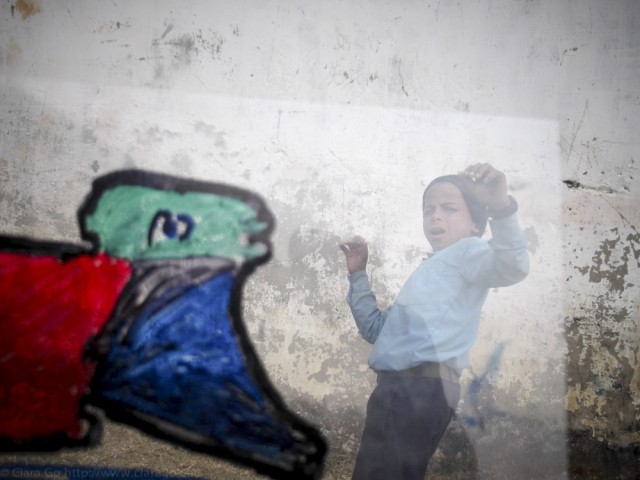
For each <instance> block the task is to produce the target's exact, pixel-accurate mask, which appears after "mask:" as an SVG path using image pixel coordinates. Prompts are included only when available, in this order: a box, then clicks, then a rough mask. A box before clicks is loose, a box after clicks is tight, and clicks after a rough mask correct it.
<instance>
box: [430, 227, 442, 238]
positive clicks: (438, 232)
mask: <svg viewBox="0 0 640 480" xmlns="http://www.w3.org/2000/svg"><path fill="white" fill-rule="evenodd" d="M429 233H430V234H431V235H433V236H434V237H436V236H438V235H442V234H444V233H445V230H444V228H441V227H435V228H432V229H431V230H429Z"/></svg>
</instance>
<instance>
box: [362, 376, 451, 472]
mask: <svg viewBox="0 0 640 480" xmlns="http://www.w3.org/2000/svg"><path fill="white" fill-rule="evenodd" d="M459 399H460V385H459V384H458V383H454V382H449V381H444V380H441V379H439V378H431V377H416V376H380V375H379V376H378V385H377V386H376V388H375V389H374V390H373V393H372V394H371V397H369V402H368V404H367V418H366V421H365V427H364V432H363V434H362V441H361V443H360V450H359V451H358V456H357V458H356V466H355V469H354V472H353V480H378V479H379V480H424V477H425V474H426V472H427V465H428V463H429V460H430V459H431V456H432V455H433V454H434V452H435V451H436V448H437V447H438V443H439V442H440V439H441V438H442V436H443V435H444V432H445V430H446V429H447V426H448V425H449V422H450V421H451V419H452V418H453V413H454V411H455V408H456V406H457V404H458V401H459Z"/></svg>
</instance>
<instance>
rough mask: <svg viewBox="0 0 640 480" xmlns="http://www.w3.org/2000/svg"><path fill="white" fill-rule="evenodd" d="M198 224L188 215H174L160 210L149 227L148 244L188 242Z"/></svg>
mask: <svg viewBox="0 0 640 480" xmlns="http://www.w3.org/2000/svg"><path fill="white" fill-rule="evenodd" d="M195 226H196V222H195V220H194V219H193V217H192V216H191V215H189V214H186V213H179V214H177V215H176V214H174V213H172V212H170V211H169V210H159V211H158V213H156V214H155V215H154V217H153V220H152V221H151V225H150V226H149V235H148V239H147V241H148V244H149V246H151V245H153V244H154V243H157V242H159V241H162V240H173V239H176V238H177V239H178V240H180V241H183V240H186V239H187V238H189V237H190V236H191V234H192V233H193V229H194V228H195Z"/></svg>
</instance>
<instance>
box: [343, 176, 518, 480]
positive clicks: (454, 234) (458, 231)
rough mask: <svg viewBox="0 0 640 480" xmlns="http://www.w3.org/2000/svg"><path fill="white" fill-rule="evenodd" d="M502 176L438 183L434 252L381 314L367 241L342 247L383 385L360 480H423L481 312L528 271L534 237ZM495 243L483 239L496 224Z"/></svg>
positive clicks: (428, 223)
mask: <svg viewBox="0 0 640 480" xmlns="http://www.w3.org/2000/svg"><path fill="white" fill-rule="evenodd" d="M517 208H518V206H517V203H516V201H515V199H513V197H511V196H509V195H507V181H506V176H505V174H504V173H503V172H501V171H499V170H496V169H495V168H494V167H492V166H491V165H489V164H475V165H472V166H470V167H468V168H467V169H466V170H465V171H464V172H462V173H460V174H458V175H447V176H444V177H438V178H436V179H435V180H433V181H432V182H431V183H430V184H429V185H428V186H427V188H426V189H425V192H424V195H423V202H422V209H423V230H424V235H425V237H426V239H427V241H428V242H429V244H430V245H431V248H432V249H433V252H432V253H430V254H429V255H428V257H427V258H426V259H425V260H423V261H422V263H421V264H420V265H419V266H418V268H417V269H416V271H415V272H414V273H413V274H412V275H411V276H410V277H409V279H408V280H407V282H406V283H405V285H404V286H403V287H402V289H401V290H400V292H399V294H398V297H397V298H396V300H395V302H394V304H393V305H392V306H391V307H390V308H388V309H386V310H380V309H379V308H378V306H377V304H376V298H375V296H374V294H373V292H372V291H371V287H370V286H369V280H368V278H367V274H366V265H367V258H368V249H367V244H366V242H365V241H364V239H363V238H362V237H359V236H356V237H354V238H353V239H352V240H350V241H348V242H344V243H342V244H341V245H340V248H341V249H342V251H343V252H344V254H345V258H346V263H347V269H348V271H349V284H350V286H349V293H348V295H347V302H348V303H349V306H350V308H351V312H352V314H353V317H354V319H355V321H356V324H357V326H358V329H359V331H360V333H361V335H362V336H363V337H364V339H365V340H367V341H368V342H369V343H372V344H373V349H372V351H371V354H370V356H369V366H370V367H371V368H372V369H373V370H374V371H375V372H376V373H377V378H378V381H377V385H376V388H375V389H374V391H373V393H372V394H371V397H370V398H369V402H368V404H367V418H366V422H365V427H364V432H363V435H362V442H361V444H360V450H359V452H358V456H357V459H356V465H355V470H354V473H353V479H355V480H361V479H362V480H375V479H381V480H389V479H398V480H412V479H415V480H423V479H424V476H425V474H426V470H427V464H428V462H429V459H430V458H431V456H432V455H433V453H434V452H435V450H436V448H437V446H438V443H439V441H440V439H441V438H442V435H443V434H444V432H445V430H446V428H447V425H448V424H449V422H450V421H451V418H452V417H453V413H454V411H455V408H456V406H457V404H458V401H459V398H460V386H459V383H458V378H459V375H460V372H461V371H462V369H463V368H464V367H466V366H467V363H468V352H469V349H470V348H471V346H472V344H473V342H474V341H475V338H476V334H477V331H478V325H479V321H480V310H481V308H482V305H483V303H484V301H485V299H486V297H487V293H488V290H489V289H490V288H495V287H501V286H507V285H512V284H514V283H517V282H519V281H520V280H522V279H523V278H524V277H525V276H526V275H527V273H528V268H529V257H528V254H527V239H526V237H525V236H524V234H523V232H522V230H521V229H520V227H519V225H518V221H517V219H516V216H515V213H516V211H517ZM488 218H491V222H490V226H491V232H492V236H493V238H492V239H491V240H489V241H486V240H482V239H481V238H480V237H481V236H482V234H483V232H484V229H485V227H486V224H487V219H488Z"/></svg>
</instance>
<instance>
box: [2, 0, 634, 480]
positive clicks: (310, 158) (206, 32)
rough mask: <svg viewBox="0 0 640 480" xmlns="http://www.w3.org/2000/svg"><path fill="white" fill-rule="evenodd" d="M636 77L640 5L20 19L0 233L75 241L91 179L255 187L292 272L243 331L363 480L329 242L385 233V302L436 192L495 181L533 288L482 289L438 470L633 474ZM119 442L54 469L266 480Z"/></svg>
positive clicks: (258, 284)
mask: <svg viewBox="0 0 640 480" xmlns="http://www.w3.org/2000/svg"><path fill="white" fill-rule="evenodd" d="M639 73H640V4H639V3H638V2H636V1H632V0H629V1H621V0H614V1H610V2H600V1H597V0H590V1H586V0H583V1H577V0H576V1H572V0H560V1H536V0H522V1H516V0H510V1H505V0H502V1H492V0H478V1H469V2H439V1H433V2H423V1H402V2H383V1H368V2H353V1H351V2H349V1H339V0H328V1H324V2H313V1H303V2H293V1H290V2H289V1H249V0H245V1H238V2H221V1H217V2H211V1H206V2H205V1H190V2H169V1H157V2H122V3H121V2H117V1H112V2H104V1H76V2H73V1H58V2H43V1H36V0H16V1H6V2H3V3H2V4H1V5H0V127H1V129H0V135H1V137H0V166H1V169H0V212H2V213H1V215H2V217H1V218H2V223H3V224H2V232H4V233H12V234H20V235H29V236H33V237H35V238H46V239H56V240H66V241H78V239H79V234H78V228H77V225H76V219H75V210H76V208H77V206H78V204H79V203H80V201H81V199H82V198H83V196H84V195H85V194H86V192H87V191H88V188H89V184H90V181H91V179H92V178H94V177H95V176H96V175H99V174H102V173H105V172H108V171H111V170H114V169H118V168H125V167H139V168H147V169H151V170H156V171H163V172H168V173H172V174H177V175H184V176H189V177H194V178H200V179H206V180H211V181H223V182H228V183H232V184H236V185H240V186H243V187H245V188H249V189H252V190H254V191H256V192H258V193H260V194H261V195H262V196H263V197H264V198H265V200H266V201H267V203H268V204H269V206H270V207H271V209H272V210H273V212H274V214H275V216H276V220H277V228H276V232H275V234H274V248H275V255H274V258H273V260H272V261H271V262H270V263H269V264H268V265H267V266H265V267H263V268H261V269H260V270H259V271H258V272H257V273H256V274H255V275H254V277H252V279H251V281H250V282H249V284H248V285H247V289H246V292H245V295H246V300H245V309H246V310H245V321H246V323H247V327H248V329H249V331H250V333H251V335H252V338H253V341H254V343H255V345H256V348H257V350H258V352H259V353H260V355H261V358H262V359H263V362H264V364H265V366H266V367H267V369H268V371H269V372H270V374H271V376H272V379H273V381H274V383H275V384H276V385H277V387H278V388H279V389H280V390H281V392H282V393H283V395H284V397H285V399H286V401H287V403H289V404H290V405H291V406H292V407H293V408H294V409H295V410H296V411H298V412H300V413H301V414H302V415H303V416H305V417H306V418H308V419H310V420H311V421H313V422H315V423H316V424H318V425H319V426H320V428H321V429H322V430H323V432H324V433H325V434H326V435H327V437H328V438H329V440H330V441H331V446H332V450H331V455H330V459H329V463H328V468H327V473H326V475H325V477H326V478H348V475H349V473H348V472H349V470H350V468H351V465H352V463H353V456H354V453H355V451H356V449H357V445H358V441H359V435H360V430H361V428H362V421H363V418H364V409H365V405H366V399H367V396H368V394H369V393H370V391H371V389H372V387H373V384H374V381H375V380H374V377H373V375H372V374H371V373H370V372H369V371H368V369H367V366H366V357H367V353H368V350H369V347H368V345H367V344H365V342H364V341H363V340H362V339H361V338H360V337H359V335H358V333H357V331H356V329H355V326H354V324H353V322H352V320H351V317H350V314H349V311H348V309H347V307H346V305H345V303H344V295H345V293H346V287H347V281H346V276H345V270H344V266H343V260H342V258H341V255H340V253H339V251H338V249H337V242H338V240H339V239H340V238H342V237H345V236H347V235H350V234H352V233H360V234H362V235H363V236H365V237H366V238H367V239H368V240H369V242H370V244H371V259H370V269H369V270H370V274H371V276H372V281H373V284H374V288H375V289H376V293H377V294H378V298H379V301H380V303H381V304H388V303H389V302H391V301H392V300H393V298H394V295H395V293H396V292H397V290H398V288H399V287H400V286H401V285H402V283H403V281H404V279H405V278H406V276H407V275H408V273H409V272H410V271H411V270H412V268H413V267H414V266H415V264H416V262H418V261H419V259H420V258H421V256H422V255H423V254H424V252H425V251H426V249H427V245H426V242H425V241H424V239H423V238H422V233H421V220H420V195H421V191H422V189H423V188H424V186H425V185H426V183H428V181H429V180H430V179H431V178H433V177H434V176H437V175H440V174H443V173H450V172H456V171H458V170H460V169H461V168H463V167H464V166H465V165H466V164H468V163H475V162H486V161H488V162H492V163H493V164H495V165H496V166H497V167H499V168H501V169H503V170H504V171H505V172H506V173H507V175H508V178H509V180H510V185H511V189H512V193H513V194H514V195H515V196H516V197H517V198H518V200H519V202H520V205H521V211H520V218H521V223H522V225H523V227H524V228H525V230H526V232H527V235H528V236H529V238H530V253H531V259H532V271H531V274H530V276H529V278H528V279H527V280H526V281H525V282H523V283H522V284H520V285H517V286H515V287H511V288H508V289H499V290H497V291H494V292H492V293H491V294H490V298H489V300H488V302H487V306H486V308H485V311H484V314H483V323H482V328H481V332H480V335H479V339H478V342H477V344H476V346H475V347H474V349H473V351H472V368H471V369H470V370H469V371H468V372H466V373H465V375H464V377H463V385H464V387H465V391H464V399H463V402H462V403H461V406H460V409H459V415H458V418H457V419H456V421H455V422H454V423H453V424H452V426H451V428H450V430H449V432H448V434H447V436H446V437H445V439H444V441H443V445H442V448H441V449H440V451H439V452H438V453H437V455H436V457H435V458H434V461H433V464H432V470H433V471H434V472H436V473H439V474H441V475H444V476H446V475H449V476H453V475H454V474H460V475H464V478H470V477H471V476H473V475H474V474H480V476H484V477H486V478H510V479H512V478H566V477H575V478H630V475H633V473H634V472H635V473H637V471H638V469H639V468H640V466H639V465H638V457H639V453H638V445H639V444H640V437H639V436H638V431H639V430H640V403H639V400H638V399H639V398H640V373H639V368H638V367H639V362H640V357H639V356H640V317H639V313H638V307H637V302H638V299H639V292H640V290H639V289H640V287H639V285H640V278H639V275H638V271H639V266H640V261H639V256H640V235H639V233H638V230H637V225H638V223H639V221H640V213H638V209H637V204H638V198H639V196H640V187H639V183H638V181H637V177H638V175H640V172H639V171H638V164H637V163H636V162H637V161H638V160H639V158H640V143H639V141H638V139H637V125H638V123H639V122H640V82H638V75H639ZM497 354H501V355H499V356H498V357H496V355H497ZM474 380H480V383H479V384H480V387H481V388H480V389H479V390H474V389H469V386H471V385H473V383H472V382H473V381H474ZM107 426H108V428H107V431H106V433H105V444H104V446H103V447H101V448H100V449H98V450H97V451H94V452H83V453H82V454H78V453H74V452H63V453H61V454H57V456H56V455H54V456H53V457H47V458H48V459H49V460H50V459H51V458H53V459H56V460H60V461H64V462H71V463H100V464H107V465H108V464H111V465H114V464H115V465H121V466H131V467H148V468H155V469H158V470H162V471H172V472H176V471H179V472H181V473H182V474H197V475H202V476H206V477H210V478H251V473H250V472H248V473H247V472H244V471H242V470H238V471H234V472H235V473H231V471H228V470H224V469H226V468H227V467H226V466H224V465H220V464H218V463H215V462H214V463H211V462H210V461H209V460H208V459H206V458H205V457H202V456H198V455H195V454H189V453H185V452H181V451H178V450H174V449H173V447H168V446H166V445H164V444H161V443H159V442H157V441H155V440H153V439H149V438H147V437H144V436H139V434H138V433H137V432H135V431H133V430H130V429H128V428H126V427H122V426H119V425H115V424H110V423H108V424H107ZM176 452H179V453H176ZM0 458H2V457H0ZM20 458H22V459H23V460H24V459H28V458H30V457H20ZM38 458H41V457H38ZM223 470H224V472H226V473H224V476H221V473H220V472H222V471H223ZM232 475H238V477H233V476H232ZM242 475H246V476H242Z"/></svg>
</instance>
